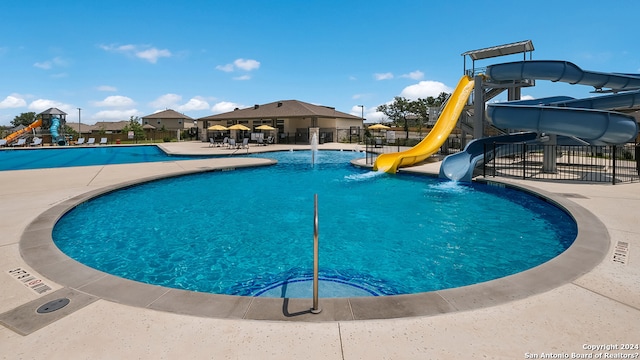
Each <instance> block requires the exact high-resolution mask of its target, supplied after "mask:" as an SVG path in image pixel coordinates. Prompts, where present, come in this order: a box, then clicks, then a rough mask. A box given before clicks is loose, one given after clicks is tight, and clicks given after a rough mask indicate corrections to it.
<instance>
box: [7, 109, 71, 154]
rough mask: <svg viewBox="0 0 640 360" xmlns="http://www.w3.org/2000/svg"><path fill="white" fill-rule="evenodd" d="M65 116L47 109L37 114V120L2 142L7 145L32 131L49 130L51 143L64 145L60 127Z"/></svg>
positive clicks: (58, 110) (63, 122)
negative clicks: (37, 129)
mask: <svg viewBox="0 0 640 360" xmlns="http://www.w3.org/2000/svg"><path fill="white" fill-rule="evenodd" d="M66 115H67V114H66V113H65V112H63V111H62V110H60V109H57V108H49V109H47V110H45V111H43V112H41V113H40V114H37V115H36V117H37V120H36V121H34V122H32V123H31V124H29V126H27V127H25V128H24V129H20V130H18V131H15V132H13V133H11V134H9V135H8V136H7V137H5V138H4V140H6V141H7V144H9V143H11V142H13V141H15V140H17V139H18V138H20V137H22V136H23V135H28V134H29V132H31V131H32V130H34V129H36V128H41V129H42V130H47V129H48V130H49V132H50V133H51V142H52V143H54V144H57V145H60V146H63V145H66V144H67V140H66V138H65V137H64V136H63V135H62V134H60V130H61V128H62V126H63V125H64V124H65V123H66Z"/></svg>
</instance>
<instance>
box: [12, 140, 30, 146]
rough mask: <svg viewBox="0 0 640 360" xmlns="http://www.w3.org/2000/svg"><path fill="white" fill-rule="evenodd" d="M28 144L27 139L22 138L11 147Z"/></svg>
mask: <svg viewBox="0 0 640 360" xmlns="http://www.w3.org/2000/svg"><path fill="white" fill-rule="evenodd" d="M26 144H27V139H25V138H21V139H18V142H15V143H13V144H11V146H25V145H26Z"/></svg>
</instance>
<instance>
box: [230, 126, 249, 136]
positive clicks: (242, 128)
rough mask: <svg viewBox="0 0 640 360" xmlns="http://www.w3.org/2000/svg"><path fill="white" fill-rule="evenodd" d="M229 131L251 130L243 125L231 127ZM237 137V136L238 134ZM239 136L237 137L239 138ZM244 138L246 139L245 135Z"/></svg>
mask: <svg viewBox="0 0 640 360" xmlns="http://www.w3.org/2000/svg"><path fill="white" fill-rule="evenodd" d="M228 129H229V130H242V131H246V130H251V129H249V128H248V127H246V126H244V125H242V124H235V125H231V126H229V127H228ZM236 135H237V134H236ZM237 137H238V136H236V138H237ZM242 137H244V134H243V135H242Z"/></svg>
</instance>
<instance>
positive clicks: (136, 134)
mask: <svg viewBox="0 0 640 360" xmlns="http://www.w3.org/2000/svg"><path fill="white" fill-rule="evenodd" d="M129 131H133V139H134V140H136V141H137V140H144V129H143V128H142V124H140V118H139V117H137V116H132V117H131V118H129V124H127V125H125V127H123V128H122V132H123V133H129Z"/></svg>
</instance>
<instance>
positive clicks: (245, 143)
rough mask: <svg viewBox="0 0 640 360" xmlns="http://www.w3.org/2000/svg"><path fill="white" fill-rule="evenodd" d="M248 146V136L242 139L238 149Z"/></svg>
mask: <svg viewBox="0 0 640 360" xmlns="http://www.w3.org/2000/svg"><path fill="white" fill-rule="evenodd" d="M244 148H247V149H248V148H249V138H244V139H242V144H240V145H238V149H244Z"/></svg>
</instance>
